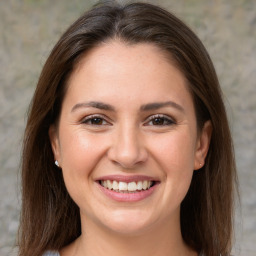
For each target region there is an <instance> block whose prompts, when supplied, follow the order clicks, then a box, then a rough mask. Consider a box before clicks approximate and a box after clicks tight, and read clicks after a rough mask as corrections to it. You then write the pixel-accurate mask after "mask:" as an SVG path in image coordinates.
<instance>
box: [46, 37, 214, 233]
mask: <svg viewBox="0 0 256 256" xmlns="http://www.w3.org/2000/svg"><path fill="white" fill-rule="evenodd" d="M56 129H57V130H56ZM56 129H55V127H51V128H50V131H49V134H50V138H51V143H52V148H53V151H54V155H55V158H56V159H57V160H58V162H59V164H60V167H61V169H62V172H63V176H64V181H65V184H66V187H67V190H68V192H69V193H70V195H71V197H72V198H73V200H74V201H75V202H76V204H77V205H78V206H79V208H80V212H81V218H82V222H84V223H93V224H96V225H97V226H98V227H101V228H104V229H108V230H112V231H115V232H120V233H127V234H134V233H140V232H144V231H145V230H148V228H154V227H155V228H156V227H157V228H161V227H165V226H168V225H173V224H175V225H179V212H180V204H181V202H182V200H183V198H184V197H185V195H186V193H187V191H188V188H189V186H190V183H191V178H192V174H193V171H194V170H195V169H199V168H200V162H202V163H203V161H204V160H203V159H204V156H205V154H206V151H207V148H208V144H209V142H208V141H209V138H208V137H209V136H208V135H209V132H207V129H205V130H206V131H204V130H203V131H202V133H200V135H198V134H197V125H196V116H195V110H194V106H193V101H192V97H191V95H190V93H189V91H188V89H187V88H186V81H185V79H184V76H183V74H182V73H181V72H180V71H179V70H178V69H177V68H176V67H175V66H174V65H172V64H171V62H170V61H168V60H167V58H166V56H165V55H164V53H163V52H162V51H161V50H159V49H158V48H157V47H156V46H154V45H150V44H142V43H141V44H135V45H126V44H124V43H121V42H118V41H112V42H108V43H106V44H102V45H101V46H98V47H97V48H95V49H93V50H91V51H90V52H89V53H88V54H86V55H85V57H84V58H83V59H82V60H81V61H80V63H79V64H78V66H77V68H76V70H75V71H74V72H73V74H72V75H71V78H70V79H69V81H68V90H67V93H66V96H65V98H64V101H63V105H62V111H61V115H60V120H59V125H58V128H56ZM208 130H209V129H208Z"/></svg>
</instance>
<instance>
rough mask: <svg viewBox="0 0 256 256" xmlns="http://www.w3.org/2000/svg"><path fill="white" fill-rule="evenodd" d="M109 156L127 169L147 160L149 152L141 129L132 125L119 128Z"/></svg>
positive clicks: (113, 139)
mask: <svg viewBox="0 0 256 256" xmlns="http://www.w3.org/2000/svg"><path fill="white" fill-rule="evenodd" d="M108 158H109V159H110V160H111V161H112V162H114V163H115V164H118V165H120V166H121V167H122V168H125V169H132V168H134V167H135V166H137V165H139V164H142V163H144V162H146V160H147V158H148V152H147V149H146V147H145V145H144V143H143V138H142V135H141V134H140V131H138V130H137V129H135V128H132V127H120V128H119V129H117V131H116V132H115V134H114V136H113V138H112V142H111V147H110V148H109V151H108Z"/></svg>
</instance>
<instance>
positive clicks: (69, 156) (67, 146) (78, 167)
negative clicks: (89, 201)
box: [60, 130, 104, 192]
mask: <svg viewBox="0 0 256 256" xmlns="http://www.w3.org/2000/svg"><path fill="white" fill-rule="evenodd" d="M62 134H63V136H62V137H61V138H62V140H61V145H60V149H61V163H62V171H63V176H64V180H65V183H66V186H67V189H68V190H79V187H88V183H89V182H90V181H91V180H92V171H93V170H94V169H95V168H96V166H97V163H98V162H99V159H100V158H101V157H102V155H103V154H104V149H103V147H104V144H103V143H102V139H101V138H100V136H95V135H93V134H88V133H86V132H85V131H84V130H72V131H68V130H65V131H63V132H62ZM60 136H61V134H60ZM78 184H80V185H82V186H80V185H78ZM70 192H71V191H70Z"/></svg>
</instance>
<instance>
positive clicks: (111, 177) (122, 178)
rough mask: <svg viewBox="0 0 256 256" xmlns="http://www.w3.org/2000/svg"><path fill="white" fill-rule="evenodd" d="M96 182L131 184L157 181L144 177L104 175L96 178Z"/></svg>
mask: <svg viewBox="0 0 256 256" xmlns="http://www.w3.org/2000/svg"><path fill="white" fill-rule="evenodd" d="M97 180H98V181H100V180H112V181H113V180H116V181H123V182H132V181H136V182H137V181H143V180H152V181H157V179H155V178H153V177H150V176H145V175H133V176H127V175H106V176H102V177H99V178H97Z"/></svg>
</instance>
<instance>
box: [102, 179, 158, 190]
mask: <svg viewBox="0 0 256 256" xmlns="http://www.w3.org/2000/svg"><path fill="white" fill-rule="evenodd" d="M100 184H101V185H102V186H103V187H104V188H107V189H110V190H115V191H116V192H121V191H122V192H125V191H127V192H136V191H141V190H142V189H143V190H147V189H149V188H150V187H151V186H152V184H153V182H152V181H148V180H144V181H138V182H135V181H132V182H129V183H127V182H123V181H119V182H118V181H116V180H114V181H111V180H103V181H101V182H100Z"/></svg>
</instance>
